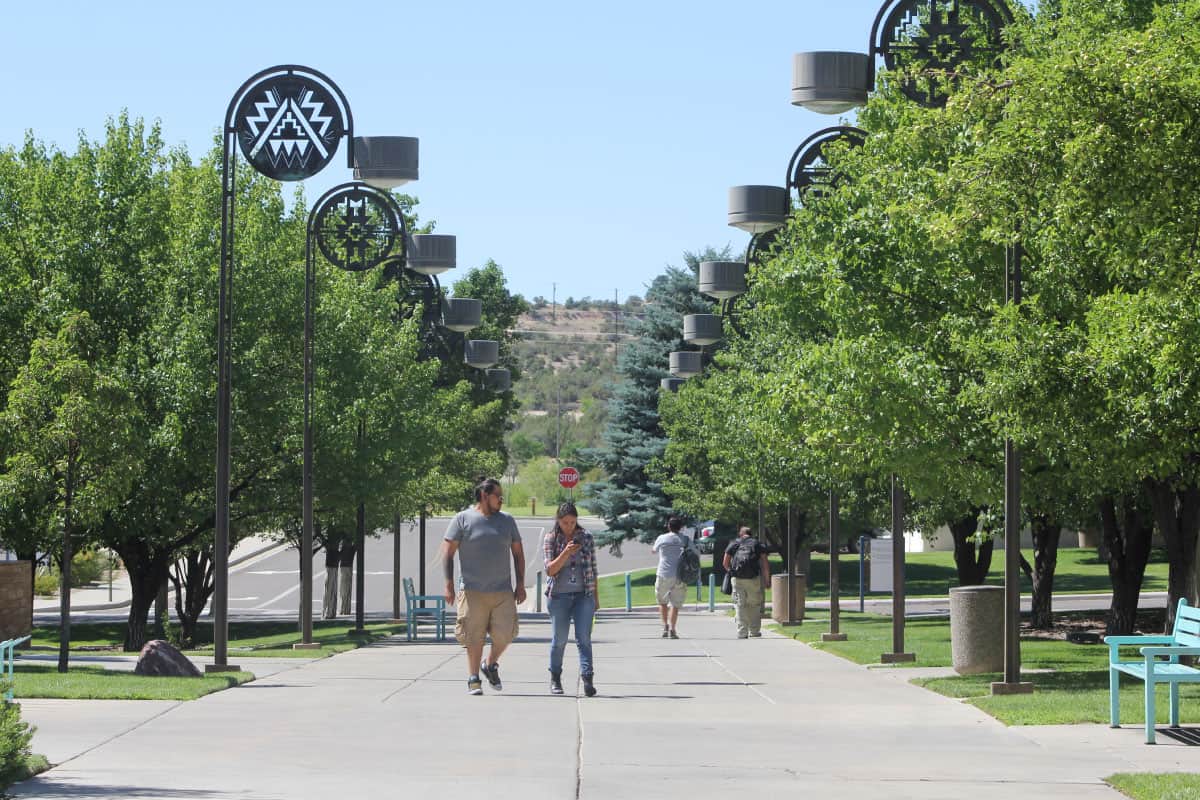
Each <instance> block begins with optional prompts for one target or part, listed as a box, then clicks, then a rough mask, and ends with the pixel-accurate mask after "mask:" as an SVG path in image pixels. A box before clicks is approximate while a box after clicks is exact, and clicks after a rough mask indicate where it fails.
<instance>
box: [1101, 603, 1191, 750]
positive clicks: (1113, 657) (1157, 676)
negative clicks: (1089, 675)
mask: <svg viewBox="0 0 1200 800" xmlns="http://www.w3.org/2000/svg"><path fill="white" fill-rule="evenodd" d="M1104 642H1105V644H1107V645H1108V702H1109V722H1110V724H1111V725H1112V727H1114V728H1119V727H1121V722H1120V709H1119V706H1120V698H1118V696H1117V689H1118V685H1119V683H1120V674H1121V673H1122V672H1124V673H1125V674H1126V675H1132V676H1133V677H1135V678H1137V679H1139V680H1141V681H1144V682H1145V684H1146V744H1154V687H1155V686H1156V685H1158V684H1160V683H1166V684H1170V687H1171V727H1172V728H1178V727H1179V684H1181V683H1200V669H1196V668H1195V667H1190V666H1188V665H1187V664H1180V663H1179V657H1180V656H1200V608H1196V607H1195V606H1189V605H1188V603H1187V600H1184V599H1181V600H1180V601H1179V607H1178V608H1177V609H1176V611H1175V629H1174V630H1173V631H1172V632H1171V635H1170V636H1106V637H1105V639H1104ZM1122 647H1141V653H1142V657H1141V658H1140V659H1136V660H1133V661H1122V660H1121V648H1122Z"/></svg>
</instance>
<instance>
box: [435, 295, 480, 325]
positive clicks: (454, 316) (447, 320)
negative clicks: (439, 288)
mask: <svg viewBox="0 0 1200 800" xmlns="http://www.w3.org/2000/svg"><path fill="white" fill-rule="evenodd" d="M482 321H483V301H482V300H471V299H469V298H466V297H451V298H450V299H449V300H447V301H446V304H445V306H444V307H443V308H442V327H443V328H446V329H447V330H451V331H455V332H456V333H466V332H467V331H469V330H471V329H473V328H477V327H479V323H480V322H482Z"/></svg>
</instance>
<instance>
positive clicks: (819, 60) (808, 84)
mask: <svg viewBox="0 0 1200 800" xmlns="http://www.w3.org/2000/svg"><path fill="white" fill-rule="evenodd" d="M873 85H874V77H873V71H872V69H871V57H870V56H868V55H866V54H865V53H839V52H819V53H797V54H796V55H795V56H794V57H793V58H792V104H793V105H797V106H803V107H804V108H807V109H809V110H810V111H816V112H818V113H820V114H841V113H843V112H846V111H849V110H850V109H852V108H856V107H858V106H862V105H866V103H867V94H868V93H869V92H870V91H871V87H872V86H873Z"/></svg>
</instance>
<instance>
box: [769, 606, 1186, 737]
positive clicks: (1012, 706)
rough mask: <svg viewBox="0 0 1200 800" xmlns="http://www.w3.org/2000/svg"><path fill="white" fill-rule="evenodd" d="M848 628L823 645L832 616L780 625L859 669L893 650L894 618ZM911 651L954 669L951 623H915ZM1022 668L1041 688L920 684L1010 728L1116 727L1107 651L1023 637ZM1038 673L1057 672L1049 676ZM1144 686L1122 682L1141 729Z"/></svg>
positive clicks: (981, 681)
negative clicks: (998, 692) (1011, 690)
mask: <svg viewBox="0 0 1200 800" xmlns="http://www.w3.org/2000/svg"><path fill="white" fill-rule="evenodd" d="M839 619H840V626H839V627H840V630H841V632H842V633H845V634H846V635H847V640H846V641H844V642H822V641H821V634H822V633H825V632H827V631H828V630H829V614H828V612H826V611H824V610H818V611H815V612H809V613H808V614H807V615H806V617H805V620H804V622H803V624H801V625H798V626H789V625H780V626H775V628H776V630H779V631H780V632H781V633H784V634H785V635H790V636H793V637H794V638H796V639H798V640H800V641H803V642H806V643H808V644H809V645H811V646H812V647H815V648H817V649H820V650H825V651H827V652H830V653H833V654H834V655H838V656H841V657H842V658H846V659H848V660H850V661H854V662H856V663H859V664H878V663H879V657H880V655H882V654H883V653H885V652H890V651H891V649H892V621H891V618H890V617H885V616H880V615H875V614H859V613H857V612H845V611H843V612H842V614H841V616H840V618H839ZM904 649H905V650H906V651H908V652H910V653H914V654H915V655H916V657H917V661H916V663H915V664H913V665H901V666H917V667H948V666H951V663H952V661H951V654H950V622H949V620H946V619H914V620H908V622H907V623H906V624H905V626H904ZM1021 667H1022V669H1023V670H1028V672H1024V673H1022V675H1021V679H1022V680H1025V681H1031V682H1032V683H1033V684H1034V693H1033V694H1029V695H1010V696H996V697H993V696H992V694H991V684H992V682H993V681H999V680H1003V677H1004V676H1003V675H1001V674H990V673H987V674H982V675H956V676H952V677H946V678H918V679H915V680H914V681H913V682H914V683H916V684H917V685H919V686H924V687H925V688H927V689H930V690H932V691H935V692H938V693H939V694H943V695H946V696H948V697H955V698H959V699H962V700H964V701H965V702H968V703H971V704H972V705H974V706H977V707H979V708H980V709H982V710H983V711H985V712H987V713H988V714H991V715H992V716H993V717H996V718H997V719H999V720H1000V721H1001V722H1004V723H1005V724H1007V725H1072V724H1078V723H1085V722H1089V723H1107V722H1108V648H1107V647H1105V646H1104V645H1078V644H1071V643H1069V642H1065V641H1061V640H1047V639H1036V638H1026V637H1023V638H1022V640H1021ZM1035 670H1053V671H1052V672H1041V671H1035ZM1159 692H1160V695H1159V702H1158V704H1157V708H1156V714H1157V721H1158V722H1161V723H1164V724H1165V723H1166V722H1167V713H1168V705H1167V687H1166V686H1163V687H1160V689H1159ZM1142 698H1143V694H1142V684H1141V683H1140V682H1138V681H1134V680H1132V679H1129V680H1122V681H1121V698H1120V703H1121V724H1122V725H1131V726H1133V725H1141V724H1142V722H1143V720H1144V719H1145V717H1144V712H1143V710H1142ZM1180 721H1181V722H1183V723H1184V724H1196V723H1200V685H1197V684H1191V685H1184V686H1182V687H1181V688H1180Z"/></svg>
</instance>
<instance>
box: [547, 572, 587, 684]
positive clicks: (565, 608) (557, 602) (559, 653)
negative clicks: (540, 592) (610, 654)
mask: <svg viewBox="0 0 1200 800" xmlns="http://www.w3.org/2000/svg"><path fill="white" fill-rule="evenodd" d="M595 614H596V600H595V598H593V597H592V596H591V595H589V594H588V593H587V592H572V593H570V594H556V595H550V627H551V630H552V631H553V633H552V636H551V639H550V671H551V672H553V673H561V672H562V665H563V653H564V652H565V651H566V649H567V637H568V635H569V633H570V630H571V622H572V620H573V621H574V622H575V645H576V646H577V647H578V648H579V674H580V675H592V674H594V673H593V672H592V617H593V616H595Z"/></svg>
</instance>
